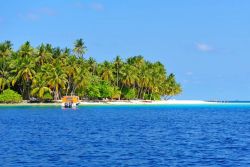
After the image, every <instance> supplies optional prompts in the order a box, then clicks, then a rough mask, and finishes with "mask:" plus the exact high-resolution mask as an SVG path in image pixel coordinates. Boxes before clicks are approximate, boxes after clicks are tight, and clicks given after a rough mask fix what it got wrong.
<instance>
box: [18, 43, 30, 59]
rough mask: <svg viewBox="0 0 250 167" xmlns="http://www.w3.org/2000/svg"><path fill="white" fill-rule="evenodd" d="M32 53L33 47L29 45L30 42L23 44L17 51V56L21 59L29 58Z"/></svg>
mask: <svg viewBox="0 0 250 167" xmlns="http://www.w3.org/2000/svg"><path fill="white" fill-rule="evenodd" d="M33 53H34V49H33V47H32V46H31V45H30V42H29V41H27V42H25V43H24V44H23V45H22V46H21V47H20V49H19V51H18V54H19V55H20V56H21V57H31V56H32V55H33Z"/></svg>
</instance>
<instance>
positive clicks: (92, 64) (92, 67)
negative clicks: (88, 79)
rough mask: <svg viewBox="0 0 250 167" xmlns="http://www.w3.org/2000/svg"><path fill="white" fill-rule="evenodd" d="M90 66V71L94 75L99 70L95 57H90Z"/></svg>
mask: <svg viewBox="0 0 250 167" xmlns="http://www.w3.org/2000/svg"><path fill="white" fill-rule="evenodd" d="M88 66H89V71H90V72H91V73H92V75H94V73H95V71H96V68H97V62H96V60H95V59H94V58H93V57H90V58H89V59H88Z"/></svg>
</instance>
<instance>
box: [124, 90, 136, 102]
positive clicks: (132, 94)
mask: <svg viewBox="0 0 250 167" xmlns="http://www.w3.org/2000/svg"><path fill="white" fill-rule="evenodd" d="M124 97H125V99H128V100H131V99H134V98H136V92H135V89H128V90H127V91H126V93H125V94H124Z"/></svg>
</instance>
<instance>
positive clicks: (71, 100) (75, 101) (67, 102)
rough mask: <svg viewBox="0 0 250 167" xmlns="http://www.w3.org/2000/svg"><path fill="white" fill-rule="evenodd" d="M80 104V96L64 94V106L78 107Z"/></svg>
mask: <svg viewBox="0 0 250 167" xmlns="http://www.w3.org/2000/svg"><path fill="white" fill-rule="evenodd" d="M79 104H80V101H79V97H78V96H63V98H62V107H63V108H76V107H77V106H78V105H79Z"/></svg>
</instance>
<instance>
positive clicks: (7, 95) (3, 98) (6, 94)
mask: <svg viewBox="0 0 250 167" xmlns="http://www.w3.org/2000/svg"><path fill="white" fill-rule="evenodd" d="M20 102H22V96H21V95H20V94H18V93H17V92H15V91H13V90H10V89H7V90H4V91H3V93H2V94H0V103H20Z"/></svg>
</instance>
